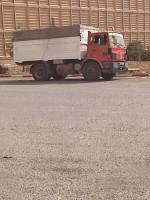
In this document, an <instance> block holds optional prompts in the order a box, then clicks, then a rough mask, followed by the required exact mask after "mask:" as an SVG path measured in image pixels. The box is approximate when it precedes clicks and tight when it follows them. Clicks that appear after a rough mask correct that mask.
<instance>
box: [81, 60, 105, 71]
mask: <svg viewBox="0 0 150 200" xmlns="http://www.w3.org/2000/svg"><path fill="white" fill-rule="evenodd" d="M88 61H95V62H97V63H98V64H99V66H100V67H101V69H103V65H102V62H101V61H100V60H99V59H97V58H95V57H90V58H86V59H85V60H84V61H83V62H82V63H81V71H82V68H83V66H84V64H85V63H86V62H88Z"/></svg>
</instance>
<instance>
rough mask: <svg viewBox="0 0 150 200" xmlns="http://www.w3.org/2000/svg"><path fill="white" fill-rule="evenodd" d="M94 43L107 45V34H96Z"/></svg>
mask: <svg viewBox="0 0 150 200" xmlns="http://www.w3.org/2000/svg"><path fill="white" fill-rule="evenodd" d="M94 44H95V45H106V44H107V37H106V35H100V36H95V37H94Z"/></svg>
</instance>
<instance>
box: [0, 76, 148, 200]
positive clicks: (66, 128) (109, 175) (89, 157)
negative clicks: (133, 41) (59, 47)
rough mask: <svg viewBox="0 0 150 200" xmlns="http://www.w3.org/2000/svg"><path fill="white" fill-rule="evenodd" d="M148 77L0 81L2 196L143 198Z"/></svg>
mask: <svg viewBox="0 0 150 200" xmlns="http://www.w3.org/2000/svg"><path fill="white" fill-rule="evenodd" d="M149 100H150V78H145V79H143V78H141V79H138V78H135V79H125V78H124V79H123V78H120V79H119V78H115V79H114V80H113V81H103V80H100V81H98V82H90V83H89V82H86V81H84V80H83V79H67V80H64V81H53V80H51V81H49V82H42V83H39V82H35V81H34V80H32V79H28V80H27V79H11V78H10V79H0V102H1V104H0V113H1V126H0V138H1V139H0V199H1V200H149V199H150V104H149Z"/></svg>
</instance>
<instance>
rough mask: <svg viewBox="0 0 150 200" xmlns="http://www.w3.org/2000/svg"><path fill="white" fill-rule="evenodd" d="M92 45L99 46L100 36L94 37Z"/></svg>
mask: <svg viewBox="0 0 150 200" xmlns="http://www.w3.org/2000/svg"><path fill="white" fill-rule="evenodd" d="M94 44H95V45H100V36H95V37H94Z"/></svg>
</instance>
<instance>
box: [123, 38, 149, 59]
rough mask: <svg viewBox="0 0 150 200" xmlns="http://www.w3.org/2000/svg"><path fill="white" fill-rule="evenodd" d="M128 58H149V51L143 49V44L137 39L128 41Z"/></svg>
mask: <svg viewBox="0 0 150 200" xmlns="http://www.w3.org/2000/svg"><path fill="white" fill-rule="evenodd" d="M127 50H128V54H127V56H128V60H131V61H141V60H147V59H149V58H148V56H149V53H148V52H147V51H146V50H144V46H143V45H142V44H141V42H139V41H133V42H130V43H129V44H128V46H127Z"/></svg>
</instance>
